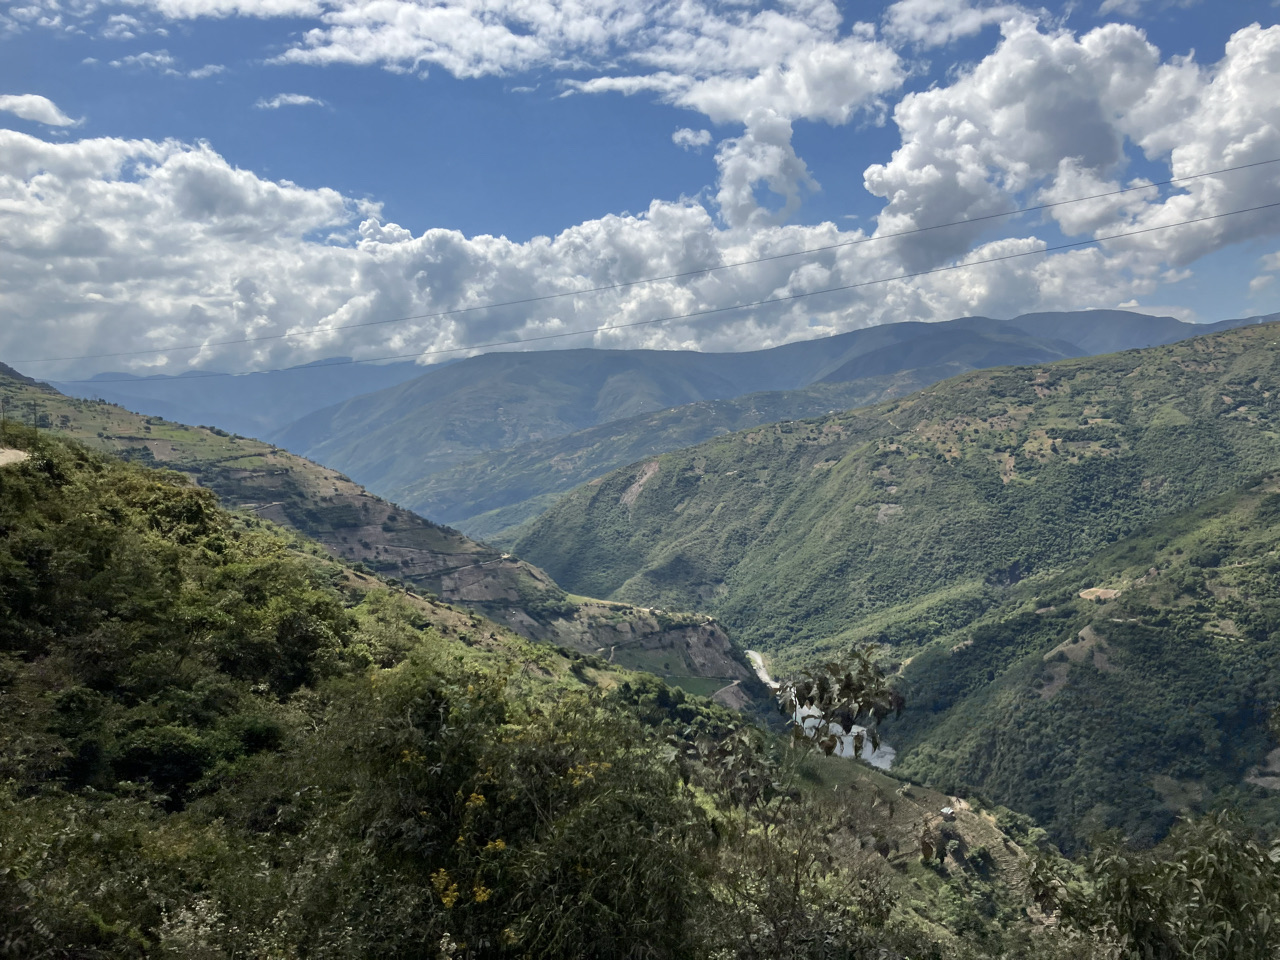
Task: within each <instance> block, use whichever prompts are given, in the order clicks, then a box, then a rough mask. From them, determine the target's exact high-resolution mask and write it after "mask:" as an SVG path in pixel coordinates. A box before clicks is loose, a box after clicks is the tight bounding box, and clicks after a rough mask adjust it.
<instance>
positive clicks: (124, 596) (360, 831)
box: [0, 431, 919, 958]
mask: <svg viewBox="0 0 1280 960" xmlns="http://www.w3.org/2000/svg"><path fill="white" fill-rule="evenodd" d="M7 442H8V443H9V444H11V445H20V446H22V447H24V448H25V449H26V450H27V451H28V452H29V453H30V457H29V458H28V459H27V460H25V461H23V462H22V463H19V464H16V465H11V466H7V467H5V468H3V472H2V473H0V484H2V486H0V529H3V532H4V537H3V540H0V570H3V579H2V580H0V629H2V631H3V632H2V633H0V643H2V644H3V646H2V647H0V652H2V653H3V671H2V672H0V706H2V708H3V709H0V777H2V779H0V824H2V825H3V826H2V827H0V915H2V916H4V917H5V923H4V925H3V931H2V932H0V955H3V956H8V957H45V956H50V957H77V958H80V957H86V958H87V957H153V956H154V957H183V958H190V957H209V958H212V957H224V956H263V957H274V956H279V957H292V956H299V957H300V956H306V957H370V956H378V955H381V956H396V957H424V958H436V957H439V956H442V955H443V956H460V957H462V956H470V957H485V956H506V955H510V956H540V957H549V958H550V957H608V956H619V957H621V956H633V955H636V951H637V950H639V951H640V953H641V954H643V955H645V956H653V957H702V956H726V957H728V956H756V955H776V954H773V953H770V952H768V951H766V950H765V948H763V947H761V946H760V944H764V943H772V944H776V943H779V942H787V943H792V944H794V952H795V955H797V956H822V957H827V956H831V957H837V956H839V957H847V956H860V955H863V953H864V952H865V950H870V949H872V948H873V947H874V948H875V949H879V948H880V947H885V948H886V949H889V948H891V947H893V945H894V944H907V945H909V944H911V943H915V942H917V940H918V939H919V937H918V936H917V935H916V934H912V933H910V932H909V930H907V929H905V928H904V929H901V930H900V929H899V926H900V924H899V923H898V922H896V921H894V922H890V920H889V918H888V909H887V906H886V904H885V901H884V899H883V896H882V891H881V888H880V887H879V886H877V885H876V884H875V883H874V882H872V881H871V880H869V879H866V878H865V877H864V874H866V873H867V871H868V870H870V869H872V868H871V867H870V866H869V865H868V863H866V862H861V861H865V860H866V858H867V857H870V858H872V859H873V860H874V859H877V855H875V854H858V855H857V856H855V857H853V858H852V860H851V859H850V858H844V859H843V860H841V861H837V860H835V859H833V858H832V857H831V856H830V853H829V840H830V837H831V835H832V834H833V832H834V831H836V830H837V829H839V822H838V816H839V815H838V811H835V810H828V809H826V808H824V807H822V806H814V805H813V803H812V802H810V801H807V800H805V799H804V798H803V797H802V796H800V795H795V796H793V795H792V793H791V792H790V791H783V792H778V791H773V792H772V793H770V795H769V796H767V797H766V796H755V797H754V799H753V800H752V801H751V804H753V805H748V804H746V802H745V801H742V802H736V801H735V800H734V799H733V795H732V794H731V793H730V792H729V791H728V788H726V787H725V786H724V785H722V784H721V783H720V782H719V781H717V779H716V778H715V777H714V776H712V775H711V774H710V773H709V772H707V770H706V768H705V765H702V764H699V763H698V762H696V760H695V759H691V758H689V757H688V756H686V754H685V752H684V748H682V747H680V746H673V745H672V744H671V743H669V742H668V741H667V740H666V739H664V737H663V734H662V731H663V730H665V729H667V728H670V729H672V730H673V731H674V732H675V733H679V734H680V736H681V737H684V739H679V737H678V738H677V741H676V742H677V744H686V743H689V742H691V741H690V739H689V738H693V737H696V736H697V735H698V731H699V730H702V731H704V735H707V734H715V735H719V736H721V737H724V736H727V735H728V734H729V732H730V730H731V724H730V722H728V718H727V715H726V714H724V712H723V711H719V710H717V709H716V708H713V707H711V706H710V705H708V704H705V703H691V702H690V701H689V699H688V698H687V697H685V696H683V695H682V694H676V693H670V694H669V695H668V696H667V697H666V698H665V700H664V699H663V698H661V697H650V695H649V692H648V691H647V690H646V688H647V687H648V686H649V685H651V681H644V680H642V679H640V678H636V682H635V684H631V683H630V682H629V681H628V685H627V686H619V687H618V691H617V693H616V694H615V695H612V696H610V697H607V698H604V699H601V697H600V696H599V695H598V694H593V693H592V691H594V690H595V689H596V680H597V679H598V678H599V674H598V669H599V668H590V667H587V666H584V665H583V664H582V663H578V662H575V663H573V664H571V665H570V664H568V663H566V662H565V661H564V660H563V658H561V657H558V656H557V655H556V654H555V653H554V652H553V651H552V650H550V649H548V648H546V647H536V646H533V645H530V644H528V643H527V642H524V641H520V640H518V639H515V638H511V637H509V636H507V635H505V634H504V636H503V638H501V639H499V638H498V635H497V633H496V632H495V631H494V630H492V629H490V630H489V638H488V640H487V641H486V640H482V639H481V638H482V637H483V636H484V630H485V627H484V626H483V622H482V621H480V620H479V619H478V618H476V617H474V616H466V615H458V614H456V613H455V612H453V611H451V610H449V609H448V608H442V607H438V606H433V605H432V604H430V603H428V602H426V601H422V600H421V599H420V598H410V597H406V596H403V595H402V596H395V595H392V594H390V593H388V592H386V591H384V590H377V589H372V586H373V585H372V584H371V583H369V582H368V581H363V583H364V586H361V587H360V588H359V589H355V590H354V592H352V590H351V588H352V585H353V584H354V583H358V582H360V581H359V579H358V578H356V579H355V580H353V575H352V574H351V573H350V572H349V571H347V570H344V569H343V568H342V567H341V566H339V565H338V564H337V563H335V562H333V561H330V560H322V559H320V558H319V557H317V556H315V555H309V554H308V553H307V552H306V551H305V549H300V548H302V547H304V546H305V545H304V544H300V543H293V542H290V541H288V540H286V539H284V538H282V537H281V536H280V535H279V534H277V533H275V532H273V531H272V530H270V529H268V528H265V527H262V526H261V525H257V524H256V523H250V522H247V521H244V520H241V519H237V518H235V517H233V516H231V515H229V514H226V513H225V512H223V511H222V510H221V509H219V508H218V507H217V505H216V503H215V501H214V499H213V498H212V496H211V495H210V494H208V493H207V492H206V491H202V490H200V489H198V488H194V487H191V486H189V485H187V484H186V483H185V481H183V480H182V479H181V478H178V477H175V476H172V475H165V474H161V473H156V472H154V471H148V470H146V469H144V468H142V467H139V466H136V465H130V464H123V463H120V462H113V461H107V460H103V459H101V458H99V457H96V456H94V455H92V454H90V453H88V452H87V451H85V450H84V449H83V448H81V447H79V446H76V445H73V444H69V443H65V442H60V441H56V440H51V439H47V438H38V437H36V436H33V435H30V434H27V433H24V432H22V431H11V432H10V433H9V434H8V436H7ZM340 588H341V589H340ZM477 628H478V629H477ZM446 635H448V636H446ZM575 691H576V692H575ZM632 702H634V704H635V706H636V707H640V706H644V707H645V708H646V713H647V715H646V717H645V721H646V722H642V721H641V720H640V719H638V718H637V715H636V712H635V710H634V708H633V707H632V706H631V703H632ZM673 720H675V721H678V723H679V725H676V726H673V725H672V721H673ZM681 731H683V732H681ZM743 738H745V739H743ZM740 742H741V747H740V749H738V750H736V751H730V752H732V753H734V755H737V756H742V755H743V751H748V752H750V754H751V757H752V758H754V759H751V760H750V762H749V763H748V764H747V765H748V767H749V768H750V769H752V770H758V771H762V772H760V773H759V774H758V776H757V779H760V778H763V780H766V781H769V782H772V781H773V780H774V779H776V775H775V774H774V773H773V772H772V770H773V769H774V766H773V762H772V761H771V760H769V759H768V751H767V750H766V749H765V748H764V745H763V744H762V742H761V741H760V740H759V735H754V734H743V735H741V736H740ZM796 851H807V852H804V854H803V855H804V857H805V858H806V859H805V860H804V861H803V863H802V865H801V867H800V873H799V874H794V875H793V876H792V878H791V879H790V880H786V881H785V882H784V881H783V880H780V879H778V876H777V875H776V874H775V871H774V870H773V865H774V864H776V863H777V862H778V861H779V858H781V859H783V860H786V859H787V858H788V857H791V856H793V855H799V853H796ZM853 861H859V862H861V866H859V867H858V869H857V870H855V869H854V865H855V864H854V863H853ZM868 876H869V875H868ZM913 938H915V939H913ZM864 948H865V949H864ZM769 950H772V948H769ZM890 955H892V954H890Z"/></svg>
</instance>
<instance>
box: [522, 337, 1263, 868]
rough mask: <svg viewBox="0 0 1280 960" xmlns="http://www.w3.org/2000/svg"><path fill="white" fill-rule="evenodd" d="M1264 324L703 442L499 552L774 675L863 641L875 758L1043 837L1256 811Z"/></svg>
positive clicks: (606, 488)
mask: <svg viewBox="0 0 1280 960" xmlns="http://www.w3.org/2000/svg"><path fill="white" fill-rule="evenodd" d="M1276 334H1277V329H1276V327H1275V326H1274V325H1266V326H1258V327H1249V328H1244V329H1238V330H1234V331H1229V332H1225V333H1219V334H1214V335H1211V336H1206V337H1202V338H1197V339H1194V340H1190V341H1186V342H1182V343H1178V344H1174V345H1170V346H1163V347H1156V348H1151V349H1147V350H1142V351H1131V352H1127V353H1121V354H1114V355H1110V356H1106V357H1098V358H1089V359H1087V360H1068V361H1063V362H1060V363H1057V364H1053V365H1046V366H1036V367H1029V368H1010V369H1004V370H997V371H985V372H981V373H975V374H968V375H965V376H963V377H960V378H957V379H955V380H952V381H948V382H946V383H942V384H938V385H936V386H934V387H931V388H928V389H926V390H924V391H922V392H920V393H918V394H915V395H913V396H911V397H907V398H904V399H901V400H895V401H890V402H888V403H883V404H880V405H877V406H875V407H871V408H867V409H863V410H856V411H850V412H848V413H843V414H837V415H834V416H829V417H824V418H819V419H817V420H809V421H795V422H784V423H780V424H774V425H771V426H768V427H761V428H756V429H752V430H748V431H743V432H739V433H735V434H732V435H728V436H724V437H720V438H717V439H714V440H711V441H709V442H706V443H703V444H700V445H697V446H694V447H691V448H687V449H685V450H681V451H678V452H676V453H671V454H666V455H663V456H659V457H654V458H650V459H646V460H645V461H642V462H641V463H639V464H636V465H634V466H632V467H629V468H627V469H624V470H620V471H616V472H614V473H612V474H609V475H607V476H605V477H603V478H601V479H599V480H597V481H593V482H591V483H589V484H586V485H585V486H583V487H580V488H579V489H577V490H576V491H574V492H573V493H571V494H569V495H567V496H566V497H565V498H563V499H562V500H561V501H559V502H558V503H557V504H556V505H555V506H553V507H552V509H551V510H549V511H548V512H547V513H545V514H543V515H542V516H541V517H539V518H538V519H537V520H536V521H534V522H533V523H532V524H531V525H530V526H529V527H527V528H526V533H525V535H524V536H523V537H522V538H521V539H520V540H518V541H517V543H516V546H515V549H516V550H517V551H519V552H521V553H522V554H523V555H528V556H530V557H531V558H532V559H533V560H534V562H537V563H540V564H541V565H543V566H545V567H546V568H547V569H548V570H549V571H551V572H552V574H553V575H555V576H556V577H557V578H559V579H560V580H561V582H564V583H566V584H568V585H569V586H570V589H579V590H584V591H589V592H592V593H595V594H597V595H601V596H606V597H612V598H614V599H619V600H627V601H629V602H633V603H657V604H664V605H671V606H682V607H685V608H691V609H705V610H708V611H710V612H712V613H714V614H715V615H717V616H718V617H721V618H723V619H724V621H725V622H726V623H727V624H728V625H729V627H730V629H731V630H733V631H734V633H735V635H736V637H737V638H739V640H740V642H743V643H744V644H745V645H748V646H753V647H757V648H760V649H763V650H766V651H767V652H768V653H769V655H770V659H771V661H772V662H773V663H774V664H775V665H778V666H779V667H780V668H781V669H783V670H784V671H785V670H787V669H794V668H796V667H798V666H800V665H803V664H806V663H812V662H814V661H816V660H819V659H820V658H825V657H830V656H837V655H839V652H840V651H841V650H843V649H846V648H847V647H848V646H849V645H850V644H857V643H861V642H876V643H879V644H881V645H883V646H884V648H885V655H886V657H887V658H888V662H890V663H893V664H897V665H898V669H899V671H900V678H899V680H900V683H901V685H902V689H903V691H904V693H905V694H906V696H907V698H908V701H909V703H910V704H911V709H909V710H908V711H907V713H906V714H904V718H903V719H902V720H900V721H896V722H895V723H893V724H891V725H890V728H889V734H888V736H889V739H890V740H891V742H892V743H893V745H894V747H895V748H897V749H898V751H899V753H898V763H899V765H900V769H901V770H902V771H904V772H905V773H907V774H909V775H911V776H913V777H919V778H922V779H924V780H926V781H927V782H930V783H934V784H938V785H941V786H943V787H945V788H947V789H952V790H975V791H978V792H980V793H981V794H982V795H985V796H988V797H990V798H991V799H992V800H994V801H997V802H1001V803H1006V804H1009V805H1011V806H1015V807H1016V808H1018V809H1022V810H1026V811H1028V812H1031V813H1033V814H1034V815H1035V817H1036V818H1037V820H1039V821H1040V822H1042V823H1043V824H1045V825H1046V826H1048V827H1050V828H1051V829H1052V831H1053V835H1054V836H1055V838H1056V839H1058V840H1059V841H1060V842H1063V843H1065V844H1068V845H1071V846H1074V845H1078V844H1081V843H1083V842H1084V841H1085V840H1086V839H1087V838H1088V837H1089V836H1090V835H1091V834H1092V833H1094V832H1096V831H1097V830H1101V829H1106V828H1111V827H1119V828H1121V829H1123V830H1124V831H1125V833H1126V834H1127V835H1129V836H1133V837H1146V838H1148V839H1149V840H1150V839H1154V838H1156V837H1158V836H1160V835H1162V834H1163V833H1164V831H1165V830H1167V829H1168V827H1169V825H1170V824H1171V823H1172V821H1173V818H1174V817H1175V816H1176V815H1177V814H1178V813H1179V812H1180V811H1184V810H1192V811H1194V810H1202V809H1209V808H1212V807H1213V806H1215V805H1217V804H1221V803H1224V802H1225V803H1230V804H1232V805H1234V806H1235V807H1237V808H1239V809H1241V810H1249V811H1251V816H1254V817H1256V818H1258V820H1259V821H1260V822H1272V821H1274V820H1275V818H1276V816H1277V812H1278V811H1280V806H1278V805H1277V803H1276V794H1275V792H1274V791H1271V790H1269V789H1268V787H1267V786H1266V783H1269V781H1268V780H1267V778H1266V774H1265V773H1260V772H1259V771H1265V770H1266V769H1267V763H1268V760H1267V756H1268V753H1269V751H1270V750H1271V749H1273V747H1274V745H1275V744H1274V737H1273V735H1272V734H1270V733H1269V732H1268V728H1267V723H1268V719H1269V716H1270V714H1271V712H1272V711H1273V710H1274V709H1275V708H1276V706H1277V705H1278V704H1280V688H1278V687H1277V683H1280V674H1277V667H1276V666H1275V665H1276V663H1277V662H1280V659H1278V658H1277V651H1275V650H1273V649H1272V644H1273V643H1274V639H1273V638H1274V637H1275V635H1276V628H1275V626H1274V625H1273V624H1272V621H1271V617H1272V613H1271V612H1270V611H1271V610H1272V608H1273V605H1274V604H1275V602H1276V600H1275V598H1274V595H1273V594H1274V591H1273V589H1272V586H1271V583H1272V581H1273V579H1274V578H1273V577H1272V576H1271V574H1270V573H1269V571H1270V569H1271V566H1272V565H1273V564H1274V562H1275V560H1274V557H1275V556H1276V555H1277V549H1278V548H1280V530H1277V529H1275V528H1274V525H1273V521H1272V519H1271V511H1272V510H1273V509H1274V507H1273V506H1272V505H1271V499H1270V498H1272V496H1273V493H1272V491H1273V489H1274V488H1273V487H1272V486H1271V485H1270V484H1271V481H1269V480H1266V479H1265V478H1266V477H1268V476H1269V475H1270V472H1271V471H1273V470H1274V469H1276V467H1277V465H1280V432H1277V429H1276V417H1277V415H1278V414H1280V407H1278V406H1277V403H1278V394H1280V350H1278V349H1277V346H1276V343H1277V342H1276V340H1275V339H1273V338H1274V337H1276ZM1237 491H1238V492H1237ZM1222 497H1225V498H1226V499H1225V500H1216V499H1215V498H1222ZM1214 504H1216V506H1215V505H1214ZM1206 511H1207V512H1206ZM1215 511H1216V512H1215Z"/></svg>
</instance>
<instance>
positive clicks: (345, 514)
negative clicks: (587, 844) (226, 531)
mask: <svg viewBox="0 0 1280 960" xmlns="http://www.w3.org/2000/svg"><path fill="white" fill-rule="evenodd" d="M0 403H3V404H4V406H5V409H6V410H7V411H8V413H9V415H10V416H15V415H16V416H17V417H18V418H19V420H21V418H24V417H25V418H27V422H28V423H31V422H32V421H31V417H33V416H34V418H35V422H36V423H38V424H39V426H40V429H41V430H44V431H49V432H51V433H52V434H53V435H54V436H58V437H72V438H76V439H79V440H82V441H83V442H85V443H86V444H88V445H90V446H92V447H94V448H95V449H98V450H103V451H107V452H109V453H112V454H115V455H117V456H121V457H124V458H126V459H128V460H131V461H135V462H139V463H143V464H147V465H152V466H160V467H166V468H169V469H173V470H177V471H180V472H182V473H183V474H184V475H186V476H187V477H189V478H191V479H193V480H194V481H196V482H197V483H199V484H200V485H201V486H204V487H206V488H208V489H210V490H212V491H214V492H215V493H216V494H217V495H218V496H219V497H220V498H221V499H222V501H223V502H224V503H225V504H227V505H228V506H230V507H234V508H239V509H243V510H248V511H251V512H252V513H253V514H254V515H256V516H259V517H262V518H264V519H267V520H271V521H273V522H275V523H279V524H281V525H282V526H285V527H289V528H291V529H293V530H296V531H298V532H299V533H301V534H303V535H305V536H307V537H309V538H312V539H314V540H315V541H317V542H318V543H320V544H322V545H323V546H324V547H325V548H326V549H327V550H328V551H329V552H330V553H331V554H332V555H334V556H337V557H341V558H343V559H344V560H346V561H348V562H352V563H355V564H358V565H359V566H360V567H362V568H366V569H368V570H371V571H374V572H377V573H379V574H381V575H383V576H385V577H388V578H390V579H392V580H395V581H399V582H404V583H407V584H411V585H413V586H415V587H417V588H419V589H422V590H426V591H429V592H430V593H432V594H434V595H437V596H440V597H442V598H444V599H445V600H448V601H450V602H454V603H458V604H462V605H465V606H467V607H468V608H470V609H473V610H477V611H480V612H482V613H483V614H485V615H486V616H489V617H491V618H494V619H497V620H499V621H501V622H503V623H505V624H507V625H508V626H510V627H512V628H513V629H515V630H516V631H517V632H519V633H521V634H523V635H524V636H527V637H532V638H538V639H547V640H552V641H554V642H556V643H562V644H568V645H570V646H572V647H575V648H576V649H579V650H581V651H583V652H588V653H597V652H600V653H603V654H604V655H605V656H606V657H609V658H611V659H613V660H614V661H615V662H617V663H619V664H625V665H628V666H632V667H637V668H640V669H645V670H650V671H653V672H655V673H658V674H660V675H663V676H669V677H672V678H673V679H676V680H677V682H679V683H682V684H684V685H685V686H686V687H688V688H690V689H691V690H692V691H695V692H698V693H706V694H710V693H712V692H713V691H715V690H718V689H721V688H725V687H728V686H730V685H733V684H736V686H734V687H733V689H732V690H726V699H729V700H730V701H731V702H733V703H735V704H739V705H740V704H741V703H743V702H744V701H745V700H746V699H749V698H750V696H752V695H758V694H760V693H762V692H763V691H762V690H761V689H760V688H758V686H757V685H756V684H755V680H754V675H753V674H752V673H751V671H750V669H749V668H748V667H747V665H746V663H745V661H744V660H743V658H742V656H741V654H740V653H739V652H738V651H737V650H736V649H735V648H734V646H733V644H732V643H731V642H730V640H729V638H728V636H727V635H726V634H725V632H724V630H723V629H721V628H720V626H719V625H718V624H716V623H715V622H714V621H712V620H711V619H710V618H708V617H707V616H706V615H704V614H697V615H689V614H672V613H664V614H661V615H658V614H654V613H652V612H650V611H647V610H638V609H635V608H634V607H632V606H630V605H626V604H616V603H613V604H611V603H599V602H591V601H583V600H570V599H569V598H568V597H567V596H566V594H565V592H564V591H563V590H562V589H560V587H559V586H558V585H557V584H556V583H555V582H554V581H553V580H552V579H551V578H550V577H548V576H547V575H546V574H545V573H544V572H543V571H541V570H539V569H538V568H536V567H533V566H531V565H530V564H528V563H525V562H523V561H521V560H520V559H518V558H516V557H511V556H507V555H505V554H503V553H501V552H499V551H498V550H495V549H493V548H491V547H487V546H484V545H482V544H479V543H476V542H475V541H473V540H470V539H468V538H467V537H465V536H463V535H462V534H460V533H458V532H457V531H456V530H452V529H450V528H448V527H443V526H440V525H439V524H435V523H432V522H430V521H429V520H425V519H423V518H422V517H420V516H418V515H416V514H414V513H412V512H411V511H408V510H404V509H401V508H400V507H398V506H396V505H395V504H394V503H391V502H389V501H387V500H384V499H382V498H381V497H376V496H374V495H372V494H370V493H369V492H368V491H367V490H365V489H364V488H363V487H361V486H359V485H358V484H355V483H353V482H352V481H351V480H350V479H349V478H348V477H346V476H344V475H342V474H340V473H338V472H337V471H335V470H332V469H329V468H328V467H325V466H322V465H320V464H318V463H315V462H313V461H310V460H306V459H304V458H302V457H298V456H295V455H293V454H292V453H289V452H288V451H286V450H283V449H281V448H279V447H276V446H274V445H272V444H267V443H263V442H261V441H257V440H251V439H249V438H247V437H242V436H238V435H236V434H229V433H227V432H226V431H225V430H220V429H218V428H216V427H207V426H198V427H193V426H189V425H187V424H181V423H172V422H169V421H167V420H163V419H161V418H159V417H143V416H140V415H138V414H136V413H132V412H130V411H128V410H125V409H123V408H121V407H118V406H115V405H114V404H108V403H102V402H96V401H89V400H79V399H74V398H71V397H66V396H63V395H62V394H60V393H58V392H57V391H56V390H53V389H51V388H49V387H47V386H45V385H43V384H39V383H36V382H35V381H32V380H30V379H28V378H26V377H23V376H21V375H20V374H18V373H16V371H13V370H11V369H9V368H7V367H5V366H4V365H3V364H0ZM744 685H745V688H744Z"/></svg>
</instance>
